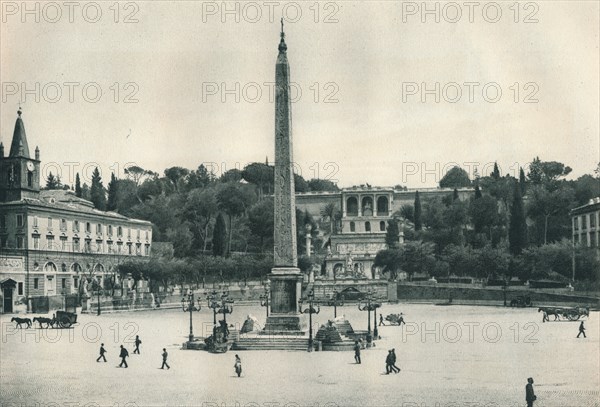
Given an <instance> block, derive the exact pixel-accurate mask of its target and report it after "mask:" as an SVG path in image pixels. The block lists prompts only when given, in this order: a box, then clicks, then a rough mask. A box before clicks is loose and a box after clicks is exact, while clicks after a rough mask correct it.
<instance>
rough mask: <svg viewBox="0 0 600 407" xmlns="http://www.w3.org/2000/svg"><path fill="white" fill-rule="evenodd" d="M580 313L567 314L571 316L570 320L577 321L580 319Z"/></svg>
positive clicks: (568, 316)
mask: <svg viewBox="0 0 600 407" xmlns="http://www.w3.org/2000/svg"><path fill="white" fill-rule="evenodd" d="M579 317H580V315H579V314H569V315H567V318H569V321H577V320H578V319H579Z"/></svg>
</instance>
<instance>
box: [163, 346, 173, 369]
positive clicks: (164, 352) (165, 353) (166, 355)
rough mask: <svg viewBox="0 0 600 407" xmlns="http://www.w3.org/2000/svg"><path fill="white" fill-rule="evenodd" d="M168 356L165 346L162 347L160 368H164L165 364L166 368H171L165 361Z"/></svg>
mask: <svg viewBox="0 0 600 407" xmlns="http://www.w3.org/2000/svg"><path fill="white" fill-rule="evenodd" d="M168 356H169V354H168V353H167V350H166V349H165V348H163V353H162V358H163V363H162V366H161V367H160V368H161V369H164V368H165V366H166V367H167V369H170V368H171V366H169V364H168V363H167V357H168Z"/></svg>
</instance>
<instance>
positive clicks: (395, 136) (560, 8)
mask: <svg viewBox="0 0 600 407" xmlns="http://www.w3.org/2000/svg"><path fill="white" fill-rule="evenodd" d="M113 3H114V2H97V3H94V2H84V3H80V5H78V6H77V7H75V8H74V9H72V10H71V11H72V16H70V15H69V11H70V10H69V8H68V6H65V5H64V4H63V3H62V2H58V3H52V4H53V5H52V6H48V5H45V3H36V2H31V3H28V7H30V11H31V10H33V11H32V13H31V14H27V13H26V10H23V6H22V4H24V3H21V2H3V3H2V19H3V22H2V28H1V32H0V34H1V39H0V41H1V44H0V45H1V55H0V61H1V69H0V75H1V82H2V104H1V109H2V111H1V115H0V120H1V124H0V135H1V140H2V141H3V142H4V145H5V150H6V154H8V150H9V147H8V146H9V145H10V140H11V137H12V132H13V128H14V122H15V118H16V111H17V107H18V104H19V101H20V100H22V99H25V100H24V103H23V104H22V107H23V120H24V122H25V128H26V131H27V137H28V141H29V146H30V148H31V150H32V151H31V154H32V155H33V149H34V148H35V146H36V145H39V147H40V150H41V159H42V162H43V164H44V165H45V167H44V171H45V173H47V172H48V171H53V172H54V173H56V172H57V171H58V172H61V173H62V178H63V180H64V181H65V182H68V183H71V182H73V178H72V175H71V174H70V173H69V172H70V170H71V171H80V172H81V171H84V170H85V171H84V172H87V173H88V174H91V171H92V170H93V167H94V166H95V164H94V163H97V164H98V165H99V166H100V168H101V170H102V172H103V177H104V179H105V180H106V179H108V178H109V176H110V171H111V170H115V171H116V172H117V173H119V174H122V168H123V166H124V165H127V163H131V162H133V163H136V164H138V165H140V166H142V167H144V168H147V169H151V170H154V171H158V172H160V173H162V171H163V170H164V169H165V168H166V167H170V166H175V165H178V166H183V167H187V168H196V167H197V166H198V165H199V164H200V163H210V162H214V163H217V164H218V165H219V166H220V167H221V168H220V169H219V172H220V171H221V170H223V169H231V168H234V167H235V166H236V163H237V165H238V166H240V167H243V166H244V165H246V164H248V163H249V162H254V161H260V162H264V160H265V158H266V157H267V156H268V158H269V160H270V161H271V163H272V160H273V156H274V151H273V150H274V105H273V101H272V99H271V97H270V93H271V92H270V90H271V89H272V88H271V83H272V82H273V81H274V75H275V60H276V57H277V45H278V42H279V31H280V24H279V18H280V17H281V16H282V14H283V15H284V17H286V20H288V21H287V22H286V24H285V32H286V42H287V44H288V59H289V61H290V65H291V74H292V80H293V81H294V82H295V83H297V86H296V87H294V89H298V88H299V89H301V92H302V94H301V96H299V97H298V98H297V99H298V100H297V101H296V102H295V103H294V104H293V138H294V160H295V161H296V162H297V167H298V170H299V171H301V173H302V175H303V176H304V177H305V178H307V179H308V178H314V177H317V176H318V177H320V178H329V179H334V180H338V181H339V185H340V186H352V185H355V184H362V183H370V184H371V185H382V186H383V185H396V184H402V185H407V186H409V187H412V188H423V187H433V186H436V184H437V182H438V181H439V177H440V174H441V172H442V171H443V170H444V168H445V169H446V170H447V169H448V168H449V166H450V165H451V163H458V164H460V165H463V166H465V167H467V168H466V169H468V170H469V171H471V172H472V169H473V167H472V166H473V163H479V172H480V173H485V172H489V171H491V166H492V165H493V162H494V161H495V160H497V161H498V163H499V164H500V166H501V168H502V172H503V173H504V172H507V171H510V172H511V173H513V174H514V173H515V171H518V166H519V165H521V166H525V165H527V163H528V162H530V161H531V159H532V158H533V157H535V156H539V157H540V158H541V159H542V160H556V161H561V162H564V163H566V164H568V165H570V166H571V167H572V168H573V175H574V176H580V175H582V174H585V173H592V172H593V170H594V168H595V167H596V165H597V163H598V161H599V160H600V158H599V157H600V140H599V113H598V112H599V111H600V106H599V95H598V93H599V72H600V68H599V48H598V46H599V38H598V35H599V34H598V33H599V18H598V16H599V9H598V7H599V3H598V2H597V1H571V2H567V1H565V2H562V1H542V2H530V3H524V2H522V3H517V5H516V6H515V3H514V2H512V1H510V2H498V3H489V2H480V3H479V5H478V6H476V7H475V8H474V9H469V6H468V5H465V3H463V2H458V3H452V4H450V5H448V3H444V2H442V3H435V2H429V3H427V4H428V7H429V8H430V9H431V10H435V8H436V7H437V8H438V10H439V20H440V21H439V22H436V21H435V19H436V15H435V11H434V14H424V13H423V10H422V3H421V2H417V3H411V2H392V1H389V2H357V1H344V2H321V3H316V4H317V5H316V6H315V3H314V2H308V3H300V2H298V3H293V2H290V3H283V2H282V3H279V4H275V5H273V6H269V3H268V2H255V3H248V2H239V3H234V2H231V3H228V8H229V9H230V10H234V11H233V13H230V14H227V13H225V11H226V10H224V9H223V4H222V3H221V2H199V1H198V2H194V1H181V2H168V1H161V2H154V3H150V2H129V3H126V2H122V3H120V5H119V7H118V10H117V8H116V7H114V6H111V5H112V4H113ZM36 4H37V6H36ZM497 4H499V7H500V9H499V10H498V7H496V5H497ZM55 5H59V6H60V13H61V14H60V15H59V14H57V11H59V10H58V9H57V8H56V6H55ZM456 5H458V6H459V7H460V12H461V15H460V16H458V15H457V11H459V10H458V9H457V7H456ZM35 7H37V10H36V8H35ZM270 7H272V8H271V9H270ZM236 8H237V10H238V11H237V12H236V11H235V10H236ZM98 10H100V11H101V13H102V14H101V16H99V17H97V11H98ZM117 11H118V13H117ZM298 11H300V12H301V15H299V14H298ZM498 11H500V12H501V15H498V14H497V13H498ZM257 13H260V15H259V14H257ZM36 18H37V19H38V20H39V22H36V21H35V20H36ZM423 18H424V19H425V20H426V21H425V22H422V19H423ZM23 19H25V22H23V21H22V20H23ZM70 19H71V20H72V22H71V21H70ZM94 19H99V21H97V22H95V23H94V22H92V21H93V20H94ZM115 19H117V20H118V22H115ZM126 19H128V20H131V21H132V22H129V23H126V22H125V21H124V20H126ZM236 19H238V20H239V21H236ZM135 20H137V22H135ZM470 20H472V22H471V21H470ZM494 20H498V21H497V22H493V21H494ZM515 20H517V21H518V22H515ZM525 20H527V21H530V22H529V23H526V22H525ZM536 20H537V22H535V21H536ZM52 21H55V22H52ZM326 21H327V22H326ZM452 21H456V22H452ZM36 83H37V84H39V85H38V88H37V90H36ZM68 83H77V85H68ZM436 83H437V84H439V85H437V86H439V91H438V92H436V90H435V89H436ZM466 83H467V84H466ZM469 83H474V84H472V85H469ZM236 84H237V85H236ZM423 84H425V85H424V86H423ZM84 85H86V91H87V93H85V92H84V91H83V88H84ZM236 86H237V90H236ZM423 87H425V88H426V89H429V90H431V91H432V92H431V93H422V92H421V91H422V90H423ZM24 88H26V89H27V90H28V91H31V92H30V93H27V94H23V91H24V90H25V89H24ZM484 88H485V91H484ZM70 89H73V95H72V100H70V99H71V96H70V95H69V91H70ZM97 89H100V90H101V91H102V96H101V98H100V100H99V101H97V102H94V101H93V99H94V98H95V96H96V95H95V93H96V90H97ZM117 89H119V91H118V92H117ZM499 89H500V90H501V92H502V95H501V96H500V97H497V94H496V92H497V91H498V90H499ZM224 90H228V91H230V92H229V93H227V92H223V91H224ZM470 90H472V96H471V95H470ZM57 91H60V94H59V93H57ZM257 91H259V92H260V94H258V93H257ZM457 91H460V92H461V93H462V95H458V94H457ZM413 93H416V94H413ZM436 93H437V95H436ZM84 96H85V97H84ZM436 96H437V97H439V98H440V100H439V103H436V101H435V99H436ZM36 97H38V98H39V100H38V101H36V100H35V99H36ZM471 97H472V101H470V98H471ZM86 98H87V100H86ZM115 98H116V100H115ZM236 98H238V100H237V101H236ZM422 98H425V100H424V102H423V101H422ZM486 98H487V100H486ZM498 98H499V100H497V101H494V99H498ZM223 99H224V100H223ZM403 99H404V100H403ZM515 99H516V100H515ZM125 100H128V101H132V102H133V103H124V102H125ZM525 100H527V101H530V102H533V103H524V101H525ZM453 101H455V103H452V102H453ZM328 102H329V103H328ZM51 163H57V164H56V165H55V164H51ZM69 163H77V164H76V165H77V166H74V165H75V164H69ZM90 163H91V164H90ZM449 163H450V165H448V164H449ZM86 164H87V165H86ZM57 166H59V167H60V169H59V168H56V167H57Z"/></svg>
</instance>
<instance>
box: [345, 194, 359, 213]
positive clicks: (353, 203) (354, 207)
mask: <svg viewBox="0 0 600 407" xmlns="http://www.w3.org/2000/svg"><path fill="white" fill-rule="evenodd" d="M346 214H347V215H348V216H358V200H357V199H356V198H355V197H353V196H351V197H350V198H348V200H347V201H346Z"/></svg>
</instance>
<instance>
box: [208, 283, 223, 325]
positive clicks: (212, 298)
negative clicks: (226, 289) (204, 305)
mask: <svg viewBox="0 0 600 407" xmlns="http://www.w3.org/2000/svg"><path fill="white" fill-rule="evenodd" d="M206 299H207V301H208V308H211V309H212V310H213V326H215V325H217V309H218V308H220V307H221V305H220V304H219V302H218V301H217V292H216V291H215V290H212V291H211V292H209V293H208V294H207V295H206Z"/></svg>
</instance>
